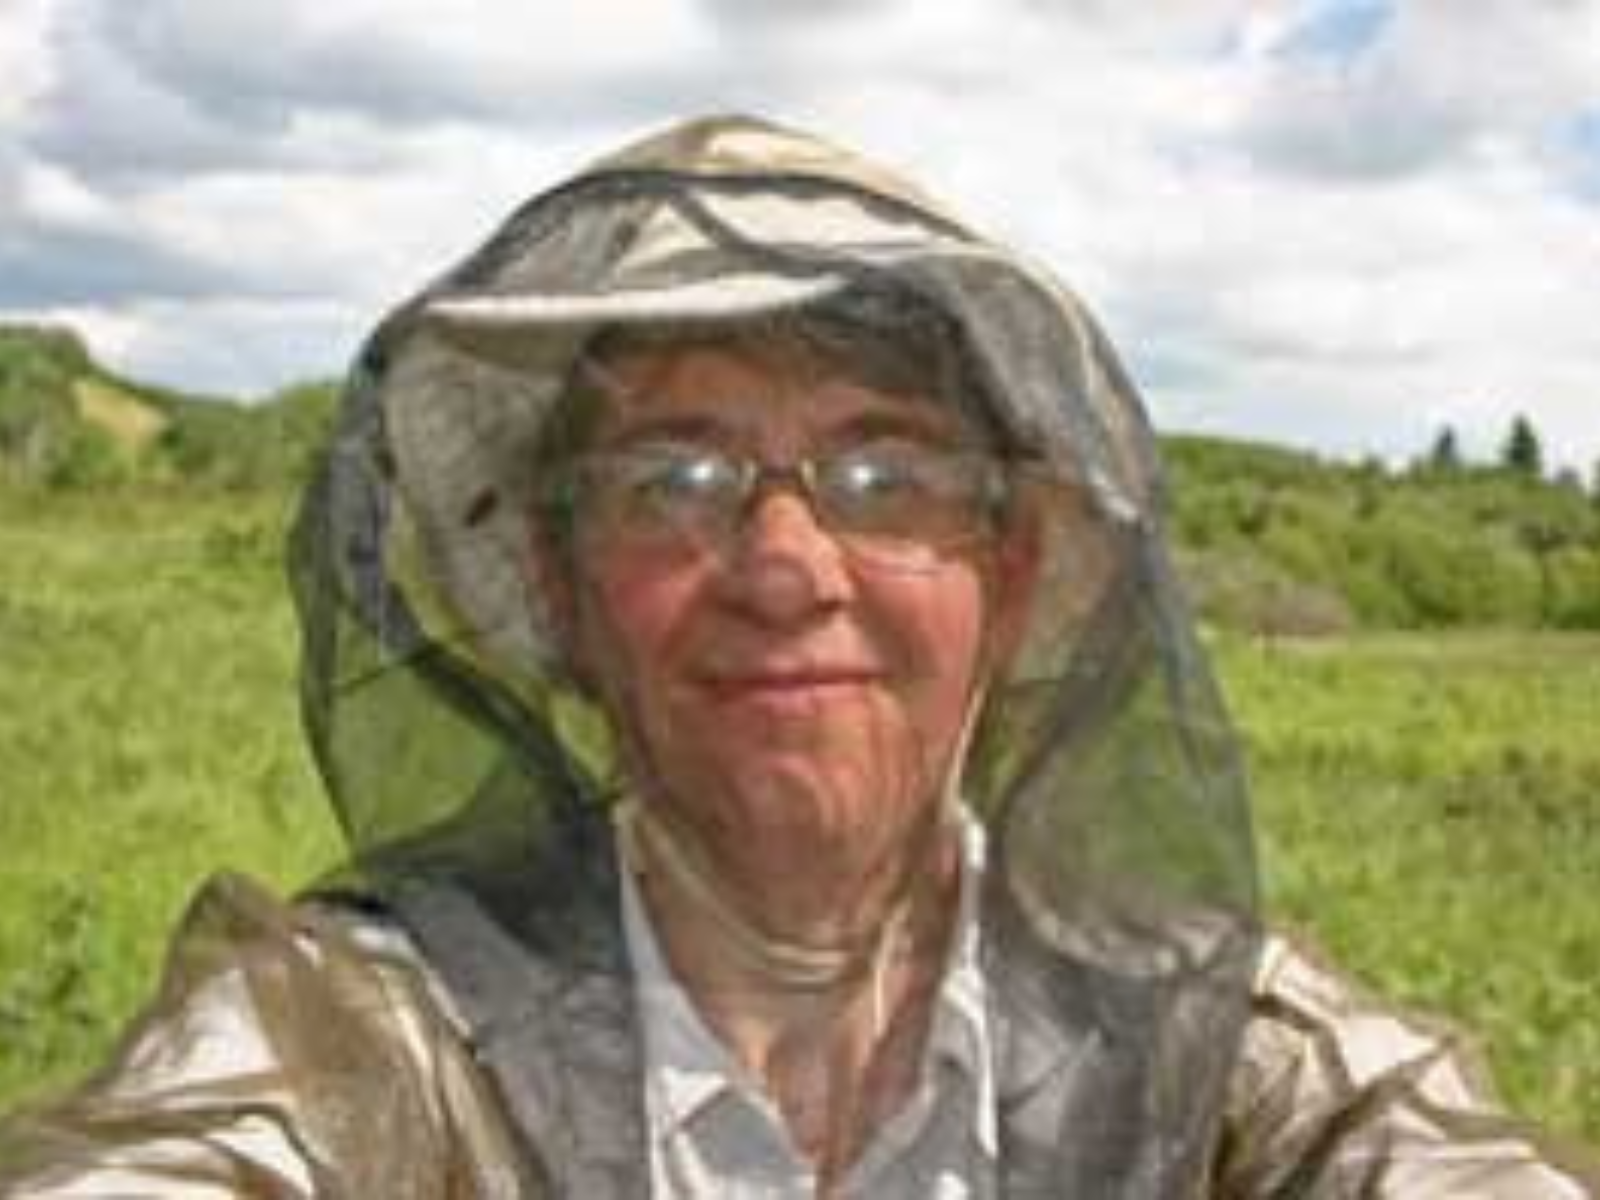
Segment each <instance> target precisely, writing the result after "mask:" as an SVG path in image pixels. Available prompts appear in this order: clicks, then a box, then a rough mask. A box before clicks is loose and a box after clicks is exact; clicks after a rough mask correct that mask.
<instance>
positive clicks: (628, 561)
mask: <svg viewBox="0 0 1600 1200" xmlns="http://www.w3.org/2000/svg"><path fill="white" fill-rule="evenodd" d="M700 589H701V583H700V572H699V571H697V570H695V569H693V568H681V569H674V570H664V569H661V568H660V567H659V566H658V565H657V564H654V563H652V562H650V561H649V560H648V558H646V557H644V556H636V557H632V558H624V559H622V560H621V561H614V562H611V563H609V564H607V565H605V566H604V567H602V568H601V569H598V570H597V571H596V572H595V573H594V575H593V576H592V577H591V579H590V584H589V588H588V589H587V592H586V594H585V595H583V596H582V597H581V600H580V603H581V605H582V609H581V611H580V612H579V614H578V615H579V622H580V629H581V636H580V643H581V645H582V647H583V653H584V657H585V662H586V664H587V665H588V667H589V669H590V671H591V672H592V674H593V675H594V677H595V678H596V680H597V682H599V683H600V684H601V686H602V689H603V690H604V691H605V692H606V693H607V694H609V695H611V696H613V697H614V698H617V699H623V700H626V699H627V698H628V696H627V692H628V691H630V690H631V689H634V688H643V689H644V690H645V691H651V690H653V689H654V687H655V686H656V682H657V680H659V679H660V678H662V677H663V676H664V674H665V672H666V670H667V668H668V665H669V664H670V663H671V662H672V660H673V657H674V654H673V651H674V647H675V646H676V645H677V643H678V641H679V637H680V633H681V631H682V630H683V629H684V627H685V624H686V619H687V617H688V615H689V613H690V612H691V611H692V609H693V607H694V604H695V597H696V596H697V595H698V594H699V592H700Z"/></svg>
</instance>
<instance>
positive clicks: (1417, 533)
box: [1165, 418, 1600, 634]
mask: <svg viewBox="0 0 1600 1200" xmlns="http://www.w3.org/2000/svg"><path fill="white" fill-rule="evenodd" d="M1447 432H1448V431H1447ZM1441 444H1442V445H1443V446H1444V447H1445V450H1444V451H1443V452H1441V450H1440V445H1441ZM1453 445H1454V438H1453V436H1447V433H1446V434H1441V439H1440V443H1436V445H1435V447H1434V448H1433V449H1432V450H1431V451H1430V452H1429V453H1427V454H1425V455H1423V456H1422V457H1420V458H1419V459H1418V460H1417V461H1416V462H1414V463H1412V464H1410V465H1409V466H1406V467H1404V468H1399V469H1395V468H1390V467H1387V466H1385V465H1384V464H1382V463H1379V462H1376V461H1369V462H1364V463H1360V464H1350V463H1339V462H1328V461H1325V460H1322V459H1319V458H1317V457H1314V456H1312V455H1307V454H1300V453H1296V452H1293V451H1289V450H1284V449H1281V448H1278V447H1271V446H1259V445H1252V444H1248V443H1241V442H1226V441H1220V440H1213V439H1205V438H1171V439H1169V440H1168V441H1167V443H1166V446H1165V453H1166V459H1167V464H1168V469H1169V472H1170V475H1171V487H1172V494H1173V499H1174V511H1173V522H1174V525H1175V529H1176V533H1177V542H1178V545H1179V554H1180V558H1181V561H1182V563H1183V568H1184V573H1185V575H1186V577H1187V578H1188V580H1189V584H1190V589H1191V592H1192V593H1193V594H1194V597H1195V599H1196V601H1197V602H1198V604H1199V606H1200V608H1201V610H1202V612H1204V613H1205V614H1206V615H1207V616H1209V617H1210V618H1211V619H1212V620H1214V621H1216V622H1218V623H1220V624H1223V625H1227V626H1230V627H1233V628H1240V629H1246V630H1250V631H1253V632H1257V633H1261V634H1275V633H1283V634H1318V633H1333V632H1340V631H1343V630H1347V629H1353V628H1404V629H1422V628H1437V627H1444V626H1468V625H1471V626H1512V627H1522V628H1528V627H1546V628H1567V629H1600V490H1594V489H1586V488H1585V487H1584V485H1583V483H1582V482H1581V481H1580V480H1579V479H1578V478H1577V477H1575V476H1573V475H1571V474H1563V475H1560V476H1558V477H1556V478H1553V479H1552V478H1547V477H1546V476H1545V474H1544V473H1543V469H1542V452H1541V451H1540V449H1539V443H1538V437H1537V433H1536V431H1535V430H1534V429H1533V427H1532V426H1531V424H1529V423H1528V422H1527V421H1525V420H1523V419H1521V418H1519V419H1518V421H1517V422H1516V423H1515V425H1514V426H1513V429H1512V432H1511V434H1510V435H1509V437H1508V440H1507V444H1506V449H1505V451H1504V452H1503V453H1502V455H1501V457H1500V459H1499V460H1497V461H1496V462H1494V463H1485V464H1469V463H1466V462H1464V461H1462V460H1461V459H1460V457H1459V455H1456V454H1455V453H1454V452H1453Z"/></svg>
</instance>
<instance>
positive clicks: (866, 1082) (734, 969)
mask: <svg viewBox="0 0 1600 1200" xmlns="http://www.w3.org/2000/svg"><path fill="white" fill-rule="evenodd" d="M617 822H618V840H619V845H620V849H621V852H622V856H623V861H624V865H625V867H626V868H627V869H628V870H630V871H631V872H632V873H633V875H634V877H635V878H636V880H637V881H638V884H639V891H640V895H641V897H642V899H643V901H644V904H645V909H646V912H647V914H648V917H649V920H650V924H651V927H652V928H653V929H654V930H655V932H656V935H657V937H658V939H659V941H660V943H661V947H662V950H663V952H664V954H665V956H666V958H667V961H668V962H669V964H670V966H671V969H672V973H673V975H674V976H675V977H676V979H677V980H678V982H679V983H680V984H681V985H682V986H683V988H684V990H685V991H686V992H687V993H688V995H689V997H690V999H691V1000H692V1001H693V1003H694V1005H695V1007H696V1009H698V1011H699V1012H700V1014H701V1016H702V1017H703V1018H704V1019H705V1020H706V1022H707V1024H708V1026H709V1027H710V1028H711V1029H713V1030H714V1031H715V1032H716V1034H717V1036H718V1038H719V1039H720V1040H721V1041H722V1042H723V1044H724V1045H725V1046H727V1048H728V1049H729V1050H730V1051H731V1052H732V1053H733V1055H734V1057H735V1058H736V1059H737V1060H738V1061H739V1062H740V1063H741V1064H742V1065H743V1066H744V1067H745V1068H746V1069H747V1070H748V1071H749V1072H750V1073H751V1075H752V1076H753V1077H754V1078H756V1079H759V1080H761V1081H762V1083H763V1085H764V1087H765V1089H766V1091H767V1092H768V1094H769V1095H770V1096H771V1097H772V1098H773V1099H774V1101H775V1102H776V1103H777V1106H778V1108H779V1110H780V1111H781V1112H782V1113H783V1116H784V1119H785V1123H786V1125H787V1126H788V1128H789V1131H790V1133H791V1135H792V1136H793V1137H794V1139H795V1143H796V1145H797V1147H798V1148H799V1149H800V1150H801V1152H802V1153H804V1154H805V1155H807V1157H809V1158H811V1159H812V1160H813V1162H815V1163H816V1164H817V1166H818V1169H819V1171H820V1172H821V1173H822V1174H823V1175H825V1176H831V1175H832V1174H834V1173H836V1172H837V1171H838V1170H840V1169H842V1167H843V1166H844V1165H846V1164H848V1163H849V1162H850V1161H852V1160H853V1159H854V1158H855V1156H856V1155H857V1154H858V1153H859V1152H860V1150H861V1148H862V1146H863V1145H864V1144H865V1141H866V1139H867V1137H868V1136H869V1134H870V1131H871V1130H872V1129H874V1128H876V1127H877V1126H878V1125H879V1124H881V1122H882V1121H883V1120H885V1119H887V1117H888V1116H890V1115H892V1113H893V1112H894V1111H896V1110H897V1109H898V1107H899V1106H900V1105H901V1103H903V1101H904V1098H905V1097H906V1096H907V1095H909V1094H910V1091H911V1088H912V1087H913V1085H914V1083H915V1079H916V1076H917V1070H918V1064H919V1063H920V1061H921V1053H922V1045H923V1042H924V1040H925V1037H926V1033H927V1029H928V1025H929V1021H930V1020H931V1014H932V1009H933V998H934V996H935V995H936V994H937V992H938V987H939V981H940V979H941V978H942V977H943V971H944V963H945V958H946V956H947V951H948V945H949V941H950V936H951V932H952V930H953V928H954V924H955V918H956V914H957V910H958V908H959V903H960V890H961V855H960V847H959V830H958V829H957V828H956V827H955V825H954V823H953V822H944V823H941V824H939V825H938V826H937V832H938V834H939V836H938V837H930V838H929V839H927V842H928V846H929V848H928V850H926V851H923V852H922V854H921V855H920V857H919V859H918V860H917V861H915V862H911V863H908V864H901V865H902V867H907V866H909V867H911V868H912V869H902V870H900V871H898V879H899V881H900V882H899V886H897V887H895V888H892V889H880V890H879V891H878V892H876V893H874V896H873V906H872V907H871V908H870V909H869V910H868V911H869V912H870V914H871V915H872V923H869V922H866V921H863V920H861V919H860V914H859V912H857V913H852V914H848V917H849V919H846V915H845V914H841V916H840V919H838V920H837V921H835V922H832V923H829V924H828V928H830V929H835V930H840V929H842V930H848V931H850V936H849V937H848V938H846V939H843V940H837V941H831V942H819V941H816V940H808V937H807V936H806V935H808V934H810V933H811V932H814V930H805V931H801V932H799V933H796V932H793V931H790V930H786V929H784V928H783V927H781V926H780V927H779V928H778V929H777V930H773V929H770V928H768V927H766V926H764V925H762V924H758V922H757V920H756V919H755V918H754V917H753V916H751V915H749V914H748V913H746V912H745V911H743V910H742V909H741V908H740V897H741V896H742V895H743V893H742V892H741V891H738V890H735V888H734V886H733V885H732V884H731V883H729V882H728V881H725V880H723V879H722V878H720V877H719V876H718V875H716V874H715V873H714V872H713V871H712V870H711V868H710V867H709V864H708V862H707V861H706V859H705V858H704V857H702V856H699V855H696V854H695V852H694V851H693V849H692V848H691V847H690V846H688V845H685V844H683V843H682V842H680V841H679V837H680V835H678V834H677V833H676V832H675V831H673V830H671V829H670V828H669V827H668V826H667V825H666V824H665V823H664V822H662V821H661V820H660V819H659V818H657V817H655V816H653V815H652V814H650V813H649V812H648V810H646V809H644V808H643V807H641V806H640V805H639V804H637V803H636V802H633V803H629V804H626V805H624V806H623V808H622V809H621V810H620V811H619V813H618V817H617ZM791 867H792V864H791ZM842 891H843V894H844V895H845V896H847V897H848V896H855V895H858V894H859V893H860V889H859V888H849V889H842Z"/></svg>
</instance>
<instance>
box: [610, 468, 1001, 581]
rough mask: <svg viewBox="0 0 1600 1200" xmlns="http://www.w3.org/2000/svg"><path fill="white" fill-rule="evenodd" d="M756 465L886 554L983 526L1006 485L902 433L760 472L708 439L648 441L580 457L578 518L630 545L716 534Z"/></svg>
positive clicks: (904, 556) (853, 540)
mask: <svg viewBox="0 0 1600 1200" xmlns="http://www.w3.org/2000/svg"><path fill="white" fill-rule="evenodd" d="M763 475H765V476H766V477H767V478H771V477H772V476H773V475H777V476H778V477H784V476H792V477H793V482H794V483H795V484H799V483H801V481H802V480H804V482H805V484H806V485H807V488H808V491H809V500H810V503H811V505H812V507H813V510H814V512H815V515H816V519H817V521H818V523H819V524H820V525H822V526H823V527H824V528H825V529H827V530H828V531H829V532H830V533H832V534H833V535H835V536H836V537H839V538H841V539H843V540H844V541H845V542H846V543H847V544H848V545H849V546H850V547H851V548H852V549H855V550H859V551H861V552H863V553H866V554H868V555H871V556H874V557H877V558H880V559H887V560H897V561H899V560H906V561H909V560H916V561H921V560H923V559H925V558H927V556H928V555H929V554H930V552H937V551H940V550H944V549H949V548H951V547H953V546H956V545H960V544H965V543H968V542H971V541H975V540H979V539H982V538H983V537H985V536H987V535H989V534H990V533H991V532H992V531H993V529H994V524H995V518H996V515H997V513H998V511H999V507H1000V501H1001V498H1002V497H1003V495H1004V490H1005V484H1004V476H1003V473H1002V471H1001V469H1000V466H999V464H998V463H997V462H995V461H994V460H993V459H991V458H987V457H985V456H983V455H977V454H968V453H961V452H955V451H949V450H941V449H936V448H933V447H928V446H919V445H915V444H908V443H898V442H895V443H883V444H875V445H868V446H861V447H856V448H852V449H849V450H846V451H843V452H842V453H837V454H832V455H829V456H828V457H826V458H822V459H817V460H815V461H814V463H813V464H812V465H811V466H809V467H805V468H802V469H799V470H794V469H788V470H785V469H771V468H769V469H768V470H767V471H765V472H758V471H756V470H754V469H752V467H751V465H750V464H748V463H746V462H744V461H743V460H742V459H734V458H730V457H728V456H727V455H726V454H723V453H721V452H719V451H715V450H710V449H702V448H695V447H677V446H673V447H654V446H652V447H640V448H636V449H630V450H624V451H613V452H607V453H601V454H595V455H591V456H589V457H588V458H585V459H584V460H582V462H581V464H580V474H579V480H580V486H579V491H580V492H581V497H580V500H579V509H580V511H581V514H582V515H581V520H582V523H583V526H584V528H585V529H586V530H588V531H589V532H590V534H591V535H598V536H600V537H602V538H605V539H607V540H611V541H621V542H626V543H629V544H632V545H636V546H641V547H662V548H668V547H674V546H683V545H690V544H693V545H702V546H711V545H716V544H720V543H721V542H722V541H723V540H724V539H725V538H726V537H727V536H728V535H729V533H730V532H731V531H733V530H734V529H736V528H737V527H738V525H739V522H740V520H741V518H742V516H743V515H744V510H745V509H746V507H747V505H748V503H749V501H750V492H751V490H752V488H753V487H755V486H758V484H757V481H758V480H759V479H760V478H761V477H762V476H763Z"/></svg>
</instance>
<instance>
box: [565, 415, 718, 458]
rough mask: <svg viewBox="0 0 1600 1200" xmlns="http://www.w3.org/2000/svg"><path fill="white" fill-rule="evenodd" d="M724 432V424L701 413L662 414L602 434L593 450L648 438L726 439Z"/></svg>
mask: <svg viewBox="0 0 1600 1200" xmlns="http://www.w3.org/2000/svg"><path fill="white" fill-rule="evenodd" d="M728 433H729V427H728V425H727V423H726V422H724V421H719V420H717V419H716V418H715V417H711V416H708V415H705V414H702V413H663V414H660V415H658V416H645V417H641V418H640V419H639V420H638V421H636V422H634V423H633V424H630V425H627V426H625V427H623V428H622V429H620V430H615V431H613V432H611V433H609V434H606V433H602V434H601V435H600V437H599V438H597V439H596V443H595V444H596V448H597V449H602V450H606V449H617V448H619V447H628V446H633V445H637V444H639V443H640V442H652V441H664V442H665V441H682V442H720V441H725V440H727V435H728Z"/></svg>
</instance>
